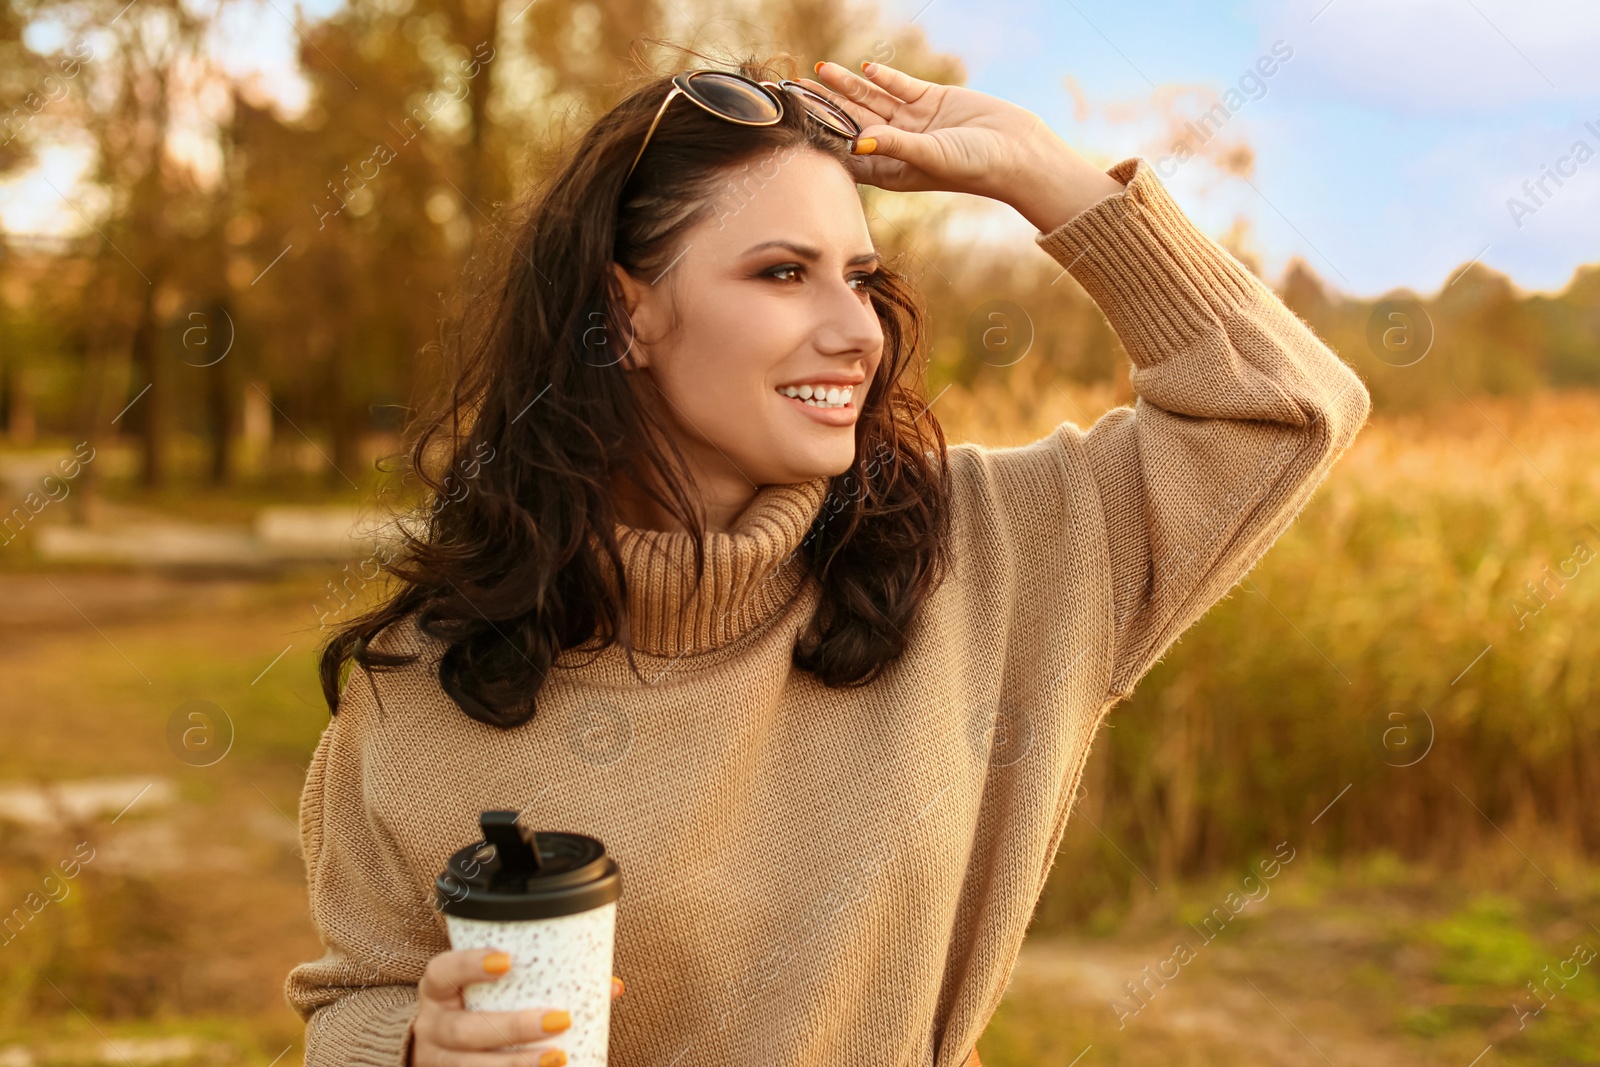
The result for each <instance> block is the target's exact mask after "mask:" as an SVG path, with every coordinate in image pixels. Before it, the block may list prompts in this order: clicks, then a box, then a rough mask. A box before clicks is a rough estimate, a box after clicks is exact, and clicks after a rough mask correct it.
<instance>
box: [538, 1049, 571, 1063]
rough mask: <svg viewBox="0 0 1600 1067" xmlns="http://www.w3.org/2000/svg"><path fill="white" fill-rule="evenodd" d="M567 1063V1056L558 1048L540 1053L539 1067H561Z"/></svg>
mask: <svg viewBox="0 0 1600 1067" xmlns="http://www.w3.org/2000/svg"><path fill="white" fill-rule="evenodd" d="M566 1062H567V1054H566V1053H565V1052H562V1051H561V1050H560V1049H558V1048H547V1049H545V1050H544V1051H543V1052H541V1053H539V1067H561V1065H562V1064H563V1063H566Z"/></svg>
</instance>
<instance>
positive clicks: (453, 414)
mask: <svg viewBox="0 0 1600 1067" xmlns="http://www.w3.org/2000/svg"><path fill="white" fill-rule="evenodd" d="M738 70H739V71H740V72H741V73H743V74H745V75H747V76H750V77H754V78H757V79H766V80H777V75H775V74H774V73H773V68H772V64H771V63H770V62H767V61H758V60H757V59H754V58H746V59H744V60H743V61H741V62H740V63H739V64H738ZM670 88H671V83H670V81H669V79H668V78H665V77H661V78H655V79H653V80H651V81H649V82H648V83H647V84H644V85H642V86H641V87H639V88H638V89H636V90H635V91H633V92H631V93H629V94H627V96H626V97H625V98H624V99H623V100H622V101H621V102H619V103H618V104H616V105H615V106H614V107H612V108H611V109H610V110H609V111H607V112H606V113H605V114H603V115H602V116H601V117H600V118H599V119H598V120H597V121H595V123H594V124H593V125H592V126H591V127H590V128H589V129H588V131H587V132H586V133H585V135H584V136H583V137H582V139H581V141H580V142H579V143H578V144H577V146H576V147H575V149H574V150H572V151H571V152H570V153H568V154H567V155H566V158H565V159H564V160H563V161H562V162H561V164H560V165H559V166H558V167H557V168H556V169H555V171H554V173H553V175H552V177H551V178H550V179H549V180H548V181H547V182H546V183H545V185H544V187H543V188H542V189H541V190H539V191H538V192H536V194H535V195H534V196H533V197H532V198H531V199H530V201H529V203H528V205H527V207H525V208H524V209H523V213H522V214H523V221H521V222H520V223H519V224H517V225H516V226H515V227H514V228H513V231H512V232H511V234H510V235H509V238H508V240H507V242H506V243H507V245H509V247H508V248H507V249H506V250H505V251H504V252H503V253H502V261H501V262H500V263H499V264H498V265H497V267H496V273H495V275H494V279H495V280H494V283H493V284H492V285H491V286H488V287H486V288H485V289H483V291H482V292H481V293H479V294H477V295H476V296H474V297H473V299H472V300H470V301H469V304H468V308H467V314H466V317H465V319H464V320H463V323H462V328H461V329H460V330H459V331H458V335H459V337H460V338H461V341H460V348H461V355H462V359H461V370H460V372H459V373H458V374H456V375H454V376H453V380H452V381H451V382H450V383H449V387H448V393H449V396H448V399H447V401H446V402H445V404H444V405H443V407H442V408H441V409H440V410H439V411H438V412H436V413H435V414H433V415H431V416H429V417H426V418H424V419H422V420H420V424H421V431H420V433H417V434H416V436H415V438H414V440H413V442H412V444H411V446H410V448H409V467H410V470H411V471H414V472H415V474H416V476H417V477H418V478H419V479H420V480H421V481H422V482H423V483H425V484H426V485H427V486H428V488H429V489H431V490H432V493H433V501H432V507H431V509H429V511H428V513H427V514H426V515H425V516H421V521H420V522H417V521H412V522H405V521H402V522H401V523H400V524H398V525H399V529H400V533H401V541H400V544H399V545H398V546H396V548H395V551H394V552H393V555H392V556H391V558H390V559H389V560H388V561H387V562H386V563H385V566H384V570H385V571H387V572H388V573H389V574H391V575H393V576H394V577H395V578H397V579H399V583H398V589H397V591H393V592H392V593H391V595H389V596H388V597H387V599H386V600H385V601H384V602H383V603H381V604H380V605H379V606H378V607H376V608H373V609H372V610H370V611H368V612H366V613H364V614H362V615H359V616H355V617H352V618H350V619H349V620H348V621H346V622H345V623H343V624H342V625H340V626H339V627H338V629H337V630H336V631H335V632H334V634H333V635H332V636H331V637H330V639H329V641H328V642H327V644H326V645H325V646H324V647H323V649H322V653H321V664H320V671H319V674H320V678H321V682H322V691H323V696H324V698H325V699H326V700H327V702H328V707H329V709H330V711H331V712H333V713H335V714H337V712H338V700H339V691H340V684H341V680H342V676H343V675H344V674H345V671H346V661H347V660H349V661H352V662H353V663H355V664H359V665H360V666H362V667H363V668H366V669H368V670H372V669H379V670H381V669H385V668H393V667H397V666H401V665H404V664H409V663H411V662H413V661H414V660H415V659H416V654H415V653H411V654H401V653H392V652H383V651H379V650H376V649H371V648H369V647H368V643H369V642H370V641H371V640H372V639H373V638H374V637H376V636H377V635H378V634H379V633H380V632H381V631H382V630H383V629H384V628H385V627H387V626H389V625H390V624H392V623H395V622H397V621H399V620H401V619H402V618H404V617H405V616H407V615H408V614H410V613H411V612H413V611H416V612H417V625H418V626H419V627H421V628H422V630H424V631H425V632H426V633H428V634H430V635H431V636H433V637H435V638H438V639H441V640H443V641H444V642H446V643H447V645H448V647H447V649H446V651H445V653H444V655H443V658H442V659H441V661H440V663H439V682H440V685H441V686H442V687H443V689H444V691H445V692H446V693H448V694H449V696H450V697H451V698H452V699H453V700H454V701H455V702H456V703H457V704H458V705H460V707H461V709H462V710H463V711H464V712H465V713H466V714H467V715H469V716H471V717H472V718H474V719H476V720H478V721H480V722H484V723H488V724H491V725H494V726H499V727H503V728H511V727H514V726H517V725H520V724H522V723H524V722H526V721H528V719H530V718H531V717H532V716H533V714H534V711H535V704H536V703H537V701H536V696H537V693H538V690H539V688H540V686H541V684H542V682H543V681H544V678H545V677H546V675H547V674H548V672H549V670H550V668H551V667H552V666H553V665H554V663H555V661H556V658H557V657H558V656H559V655H560V654H561V652H562V651H563V650H565V649H569V648H576V647H579V646H583V647H585V648H589V647H595V648H597V649H604V648H606V647H609V646H610V645H612V644H614V643H618V642H620V643H621V645H622V647H623V648H624V649H625V650H626V652H627V657H628V663H629V664H630V666H632V668H633V670H634V672H635V674H638V666H637V664H635V663H634V659H633V654H634V648H633V643H632V640H631V638H630V637H629V626H628V613H627V590H626V576H625V575H624V574H623V567H622V560H621V556H620V552H619V548H618V545H617V543H616V539H615V535H614V524H615V523H616V522H617V521H619V520H618V518H617V512H616V510H615V505H614V501H613V499H612V491H613V484H614V479H616V478H619V477H626V478H628V479H629V480H630V483H631V484H632V485H633V486H635V487H637V488H638V489H639V490H640V491H642V492H644V493H646V494H648V495H649V496H650V497H651V498H652V499H654V500H656V501H657V502H658V503H659V504H660V505H661V506H662V507H663V508H665V509H666V510H667V511H668V512H669V513H670V514H671V515H673V516H674V517H675V518H676V519H677V520H678V521H679V522H681V523H682V524H683V527H684V528H686V529H687V530H689V531H691V533H692V536H693V544H694V548H695V562H696V568H697V570H698V571H699V572H700V573H702V574H703V572H704V566H705V558H704V539H703V534H702V529H703V526H704V519H703V513H702V508H701V506H700V503H699V501H698V499H697V498H696V494H695V493H694V492H693V488H692V486H691V485H689V484H686V481H687V480H686V478H684V477H683V474H682V472H684V471H686V470H687V469H688V468H687V466H686V464H685V462H684V458H683V455H682V452H681V451H680V450H679V449H678V447H677V445H676V443H675V442H674V440H673V438H672V434H671V433H670V432H668V429H667V426H668V424H667V420H666V417H665V416H664V414H663V413H662V411H661V408H662V405H660V404H657V403H654V402H653V401H654V399H655V397H654V396H653V395H652V394H653V393H654V391H655V386H654V384H653V382H652V381H651V379H650V377H649V375H648V374H630V373H626V372H624V370H623V368H622V366H621V365H620V364H619V362H618V358H617V355H616V353H617V352H618V351H619V350H625V349H626V339H627V338H630V337H631V336H632V333H631V331H630V330H629V329H628V327H627V322H628V318H627V310H626V305H625V303H624V301H623V298H622V292H621V289H620V286H619V285H618V284H617V281H616V279H615V277H614V276H613V274H612V272H611V268H610V265H611V263H613V262H615V263H617V264H620V265H621V266H622V267H623V268H624V269H626V270H628V271H630V272H631V273H632V274H634V275H635V276H636V277H639V278H641V279H653V278H656V277H658V276H659V275H660V274H661V273H662V272H663V271H664V270H665V269H666V268H667V267H668V266H669V265H670V264H671V262H672V260H673V258H674V257H675V256H676V255H677V254H678V251H679V248H680V247H681V244H682V240H683V237H684V234H685V233H686V232H687V231H688V230H689V229H690V228H691V227H693V226H695V225H696V224H697V223H699V222H700V221H702V220H703V219H706V218H708V217H710V214H711V213H712V212H713V211H715V210H718V208H717V201H718V199H719V195H725V194H726V192H727V191H728V190H730V189H734V190H735V191H737V190H736V186H734V185H732V184H730V183H732V182H733V181H734V180H735V179H736V178H738V177H740V176H742V175H744V174H746V173H747V169H749V168H751V167H752V166H754V167H755V168H756V169H757V172H758V174H759V173H760V171H759V168H760V166H761V165H762V162H761V161H770V160H772V159H774V158H777V157H778V156H779V155H780V154H783V153H787V152H792V151H799V150H810V151H817V152H822V153H825V154H827V155H830V156H833V157H835V158H837V159H838V160H839V161H840V165H841V166H843V165H844V164H845V160H846V159H847V158H848V155H849V146H848V143H847V142H846V141H845V140H844V139H843V138H840V137H837V136H835V135H833V134H832V133H830V132H828V131H827V130H825V129H822V128H821V127H820V126H819V124H817V123H815V122H814V121H812V120H810V119H808V118H806V117H805V115H804V113H803V111H802V109H801V108H798V107H793V106H786V107H785V109H784V117H783V119H782V121H780V122H779V123H777V124H776V125H773V126H765V127H749V126H740V125H737V124H734V123H730V122H724V121H722V120H720V119H718V118H716V117H714V116H711V115H708V114H706V113H705V112H703V111H702V110H700V109H699V108H698V107H695V106H693V105H692V104H689V103H688V102H687V101H675V102H674V105H673V106H672V107H669V108H667V110H666V113H665V115H664V116H663V117H662V119H661V122H660V124H659V126H658V127H657V128H656V131H655V134H654V135H653V136H652V137H651V139H650V144H649V149H648V151H646V152H645V154H644V156H643V157H642V158H641V159H640V160H639V165H638V169H637V170H636V171H635V172H634V174H633V175H632V177H631V178H629V179H628V180H627V183H626V186H624V177H625V175H626V174H627V170H628V167H629V165H630V164H631V163H632V162H633V159H634V155H635V153H637V151H638V148H639V144H640V143H641V142H642V140H643V138H644V135H645V131H646V129H647V128H648V127H649V124H650V122H651V120H652V118H654V116H655V113H656V110H657V108H658V107H659V106H660V104H661V101H662V99H663V97H664V96H665V95H666V93H667V92H668V91H669V89H670ZM868 292H869V294H870V300H871V303H872V307H873V308H874V310H875V311H876V313H877V315H878V318H879V321H880V322H881V323H882V327H883V335H884V352H883V358H882V361H881V363H880V365H879V368H878V373H877V375H876V377H875V378H874V380H873V382H872V383H871V388H870V392H869V393H868V394H867V396H866V399H865V401H864V402H862V404H861V414H860V417H859V419H858V420H857V423H856V459H855V462H854V463H853V464H852V467H851V469H850V470H848V471H846V472H844V473H842V474H840V475H837V476H836V477H834V478H833V479H832V481H831V483H830V487H829V493H828V496H827V499H826V501H825V502H824V505H823V507H822V509H821V511H820V513H819V515H818V516H817V519H816V521H815V523H814V524H813V526H812V528H811V530H810V531H809V532H808V533H807V535H806V538H805V540H804V542H803V544H802V546H801V549H800V555H801V556H802V557H803V558H804V560H805V565H806V570H807V573H808V575H810V576H811V577H813V578H815V579H816V580H817V582H818V583H819V584H820V587H821V591H822V596H821V599H820V602H819V605H818V608H817V611H816V612H815V615H814V617H813V618H812V619H811V620H810V623H809V625H808V626H807V628H806V630H805V631H804V632H803V633H802V635H801V639H800V641H799V642H798V643H797V646H796V648H795V650H794V656H793V661H794V664H795V665H796V666H797V667H799V668H800V669H803V670H806V671H810V672H812V673H813V674H814V675H815V677H816V678H818V680H820V681H821V682H822V683H823V684H825V685H828V686H852V685H864V684H866V683H868V682H870V681H872V680H873V679H874V678H876V677H877V676H878V674H879V673H880V672H881V671H882V670H883V668H884V667H885V666H886V665H887V664H888V663H889V662H890V661H892V660H893V659H894V658H895V657H897V656H899V655H900V653H901V652H902V651H904V648H905V645H906V642H907V637H906V634H907V632H908V631H909V630H910V629H911V625H912V622H913V620H914V618H915V616H916V614H917V610H918V608H919V606H920V605H921V604H922V602H923V601H924V600H925V599H926V598H927V596H928V595H929V594H930V593H931V592H932V591H933V589H934V588H935V587H936V586H937V585H938V584H939V582H940V581H941V580H942V578H943V575H944V573H945V570H946V568H947V566H948V545H947V542H948V533H949V521H950V520H949V514H948V513H949V507H948V501H949V496H950V472H949V467H948V463H947V460H946V456H945V440H944V433H943V430H942V429H941V428H940V426H939V424H938V421H937V420H936V419H935V418H934V417H933V415H932V413H931V412H930V411H929V410H928V405H927V402H926V401H925V400H924V399H923V394H924V387H923V368H922V367H921V366H920V363H921V353H922V349H923V343H924V338H925V326H924V320H923V314H924V313H923V309H922V307H921V302H920V298H919V297H918V296H917V294H916V291H915V289H914V288H913V287H912V286H911V285H910V284H909V283H908V282H907V281H906V279H905V278H904V277H903V276H902V275H900V274H898V273H897V272H896V271H895V270H894V269H893V267H892V266H890V265H887V264H886V265H884V266H883V267H882V268H880V271H879V272H877V273H876V274H875V276H874V277H873V279H872V280H871V282H870V283H869V288H868ZM619 339H620V340H621V342H622V343H621V344H619ZM407 477H408V478H409V477H410V473H409V472H408V474H407ZM608 579H609V581H608ZM613 585H614V586H615V588H613Z"/></svg>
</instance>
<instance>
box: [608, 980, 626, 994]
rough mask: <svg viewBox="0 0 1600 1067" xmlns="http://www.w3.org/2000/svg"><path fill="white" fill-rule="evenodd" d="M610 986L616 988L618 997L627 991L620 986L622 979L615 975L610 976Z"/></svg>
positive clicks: (623, 986) (624, 987)
mask: <svg viewBox="0 0 1600 1067" xmlns="http://www.w3.org/2000/svg"><path fill="white" fill-rule="evenodd" d="M611 984H612V985H614V986H616V987H617V996H619V997H620V996H622V994H623V993H625V992H627V990H628V987H627V986H625V985H623V984H622V979H620V978H618V977H617V976H616V975H612V976H611Z"/></svg>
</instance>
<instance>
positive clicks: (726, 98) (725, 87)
mask: <svg viewBox="0 0 1600 1067" xmlns="http://www.w3.org/2000/svg"><path fill="white" fill-rule="evenodd" d="M784 93H789V94H791V95H793V96H794V97H795V98H796V99H797V100H799V101H800V103H801V105H802V106H804V107H805V109H806V114H808V115H810V116H811V117H812V118H814V119H816V120H817V121H818V122H820V123H822V124H823V125H824V126H826V127H827V128H828V129H830V130H832V131H833V132H834V133H836V134H838V135H839V136H840V137H845V138H848V139H849V140H852V141H853V140H855V139H856V138H857V137H858V136H860V134H861V127H860V125H859V124H857V122H856V120H855V119H853V118H851V117H850V116H849V115H847V114H845V113H844V112H843V111H842V110H840V109H839V107H838V106H837V105H836V104H834V103H833V101H831V100H829V99H828V98H827V97H824V96H822V95H821V94H819V93H816V92H813V91H812V90H810V89H807V88H806V87H805V86H804V85H801V84H800V83H799V82H797V81H792V80H790V79H788V78H785V79H784V80H782V81H777V82H769V81H756V80H755V79H754V78H747V77H745V76H744V75H743V74H733V73H730V72H728V71H722V70H691V71H687V72H685V73H683V74H675V75H673V78H672V90H671V91H670V92H668V93H667V98H666V99H665V100H663V101H661V107H660V108H659V109H658V110H657V111H656V117H655V119H654V120H653V121H652V122H651V123H650V129H649V130H647V131H645V135H644V141H643V142H642V143H640V145H639V152H638V154H637V155H635V156H634V157H633V166H631V167H629V168H628V174H627V177H625V178H623V179H622V184H624V185H626V184H628V178H631V177H633V172H634V169H635V168H637V167H638V166H639V158H640V157H641V156H643V155H644V149H645V145H648V144H649V143H650V137H651V135H652V134H654V133H655V132H656V126H658V125H659V124H660V122H661V116H662V115H664V114H666V111H667V105H668V104H670V103H672V101H673V98H674V97H678V96H686V97H688V98H689V99H690V100H691V101H692V102H694V103H695V104H698V105H699V106H700V108H701V109H702V110H704V111H707V112H709V113H711V114H713V115H715V116H717V118H719V119H726V120H727V121H729V122H736V123H738V124H739V125H741V126H772V125H775V124H776V123H777V122H778V120H780V119H781V118H783V108H784Z"/></svg>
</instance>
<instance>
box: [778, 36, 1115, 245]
mask: <svg viewBox="0 0 1600 1067" xmlns="http://www.w3.org/2000/svg"><path fill="white" fill-rule="evenodd" d="M862 69H863V73H864V74H865V77H862V76H859V75H857V74H855V73H854V72H853V71H851V70H849V69H847V68H845V67H843V66H841V65H840V64H838V63H830V62H827V61H824V62H822V63H819V64H817V69H816V73H817V76H818V78H820V79H821V81H814V80H812V79H810V78H802V79H800V82H801V84H802V85H805V86H806V87H807V88H809V89H812V90H814V91H816V92H819V93H822V94H823V95H824V96H827V97H828V98H829V99H831V100H833V101H834V102H835V103H837V104H838V105H839V106H840V107H842V108H843V109H844V110H845V111H846V112H848V113H849V114H850V116H851V117H852V118H854V119H855V120H856V122H857V123H859V124H860V125H861V127H862V130H861V136H860V137H859V138H857V141H856V151H857V152H858V153H859V154H857V155H853V156H852V157H851V166H852V168H853V174H854V176H855V179H856V181H858V182H861V183H863V184H866V185H876V186H878V187H880V188H883V189H892V190H895V191H900V192H912V191H934V190H938V191H948V192H957V193H971V194H974V195H977V196H986V197H990V198H992V199H995V200H999V201H1001V202H1002V203H1007V204H1010V205H1012V206H1013V207H1015V208H1017V210H1018V211H1020V212H1022V214H1023V215H1024V216H1025V217H1026V218H1028V220H1029V221H1030V222H1033V223H1034V225H1036V226H1038V227H1039V228H1040V229H1041V230H1048V229H1050V228H1053V227H1054V226H1055V225H1059V224H1060V223H1062V222H1065V221H1067V219H1069V218H1071V217H1072V216H1073V215H1075V214H1077V212H1078V211H1081V210H1082V209H1083V208H1085V207H1088V206H1089V205H1090V204H1093V203H1095V202H1096V201H1098V200H1100V199H1102V198H1104V197H1106V196H1109V195H1111V194H1112V193H1116V192H1120V191H1121V190H1122V188H1123V186H1122V185H1121V184H1120V183H1119V182H1117V181H1116V180H1115V179H1113V178H1111V177H1110V176H1109V175H1107V174H1106V173H1105V172H1104V171H1102V170H1100V169H1099V168H1098V167H1096V166H1094V165H1093V164H1091V163H1090V162H1089V161H1088V160H1086V159H1084V158H1083V157H1082V156H1081V155H1079V154H1078V153H1077V152H1075V151H1074V150H1073V149H1072V148H1071V146H1069V145H1068V144H1067V143H1066V142H1065V141H1063V140H1062V139H1061V138H1060V137H1059V136H1057V135H1056V133H1055V131H1053V130H1051V129H1050V127H1049V126H1048V125H1046V124H1045V122H1044V120H1043V119H1041V118H1040V117H1039V116H1038V115H1035V114H1034V113H1033V112H1031V111H1029V110H1028V109H1027V108H1024V107H1019V106H1018V105H1016V104H1013V103H1010V102H1009V101H1005V100H1001V99H999V98H998V97H994V96H990V95H988V94H987V93H980V92H978V91H977V90H975V89H967V88H965V87H963V86H959V85H942V84H940V83H938V82H930V81H923V80H922V79H920V78H914V77H912V76H911V75H909V74H907V73H905V72H904V71H900V70H896V69H895V68H893V67H890V66H886V65H884V64H882V63H863V64H862Z"/></svg>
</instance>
